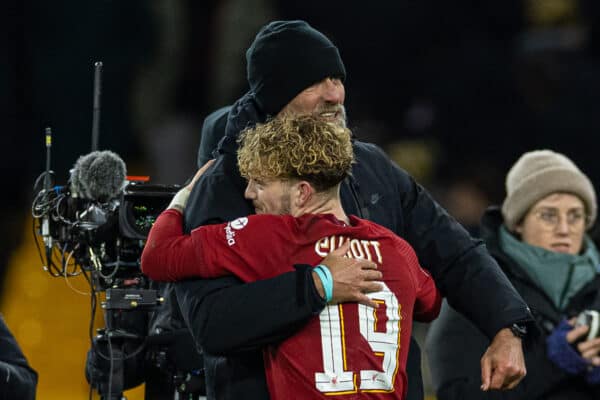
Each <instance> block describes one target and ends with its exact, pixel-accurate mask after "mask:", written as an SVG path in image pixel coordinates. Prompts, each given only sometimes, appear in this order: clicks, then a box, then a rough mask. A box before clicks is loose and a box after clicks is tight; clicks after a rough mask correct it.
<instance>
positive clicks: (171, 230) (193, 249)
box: [142, 210, 292, 282]
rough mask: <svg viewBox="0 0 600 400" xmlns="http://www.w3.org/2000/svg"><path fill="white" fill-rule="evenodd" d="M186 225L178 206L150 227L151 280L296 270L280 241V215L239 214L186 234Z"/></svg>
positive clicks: (251, 277) (146, 268)
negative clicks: (241, 215) (223, 222)
mask: <svg viewBox="0 0 600 400" xmlns="http://www.w3.org/2000/svg"><path fill="white" fill-rule="evenodd" d="M278 222H279V223H278ZM182 226H183V218H182V215H181V213H179V212H178V211H176V210H166V211H164V212H163V213H162V214H161V215H160V216H159V217H158V218H157V220H156V222H155V223H154V225H153V226H152V229H151V230H150V234H149V235H148V240H147V242H146V246H145V248H144V251H143V253H142V271H143V272H144V273H145V274H146V275H148V276H149V277H150V278H151V279H153V280H156V281H177V280H182V279H186V278H190V277H201V278H214V277H219V276H225V275H236V276H237V277H238V278H240V279H242V280H243V281H244V282H252V281H256V280H259V279H267V278H271V277H274V276H276V275H279V274H281V273H283V272H287V271H291V270H292V266H291V264H290V263H289V262H287V263H286V262H285V258H284V257H283V254H282V251H281V246H277V245H276V243H277V241H278V240H280V236H281V234H282V231H284V230H285V225H284V224H283V223H282V221H277V217H274V216H251V217H249V218H245V217H244V218H238V219H237V220H235V221H231V222H228V223H226V224H219V225H206V226H201V227H199V228H197V229H194V230H193V231H192V232H191V234H190V235H184V234H183V228H182ZM265 228H266V229H265Z"/></svg>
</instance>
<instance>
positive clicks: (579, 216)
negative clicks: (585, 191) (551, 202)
mask: <svg viewBox="0 0 600 400" xmlns="http://www.w3.org/2000/svg"><path fill="white" fill-rule="evenodd" d="M533 215H535V216H536V217H537V219H538V220H539V221H540V222H541V223H542V225H543V226H544V227H545V228H546V229H548V230H551V229H556V227H557V226H558V224H559V223H560V221H561V219H562V216H563V215H564V214H561V213H560V212H559V211H558V210H557V209H555V208H542V209H540V210H537V211H535V212H534V213H533ZM566 219H567V225H568V226H569V229H570V230H572V231H574V230H578V229H581V228H583V226H584V225H585V222H586V220H587V216H586V215H585V212H584V211H583V210H570V211H568V212H567V213H566Z"/></svg>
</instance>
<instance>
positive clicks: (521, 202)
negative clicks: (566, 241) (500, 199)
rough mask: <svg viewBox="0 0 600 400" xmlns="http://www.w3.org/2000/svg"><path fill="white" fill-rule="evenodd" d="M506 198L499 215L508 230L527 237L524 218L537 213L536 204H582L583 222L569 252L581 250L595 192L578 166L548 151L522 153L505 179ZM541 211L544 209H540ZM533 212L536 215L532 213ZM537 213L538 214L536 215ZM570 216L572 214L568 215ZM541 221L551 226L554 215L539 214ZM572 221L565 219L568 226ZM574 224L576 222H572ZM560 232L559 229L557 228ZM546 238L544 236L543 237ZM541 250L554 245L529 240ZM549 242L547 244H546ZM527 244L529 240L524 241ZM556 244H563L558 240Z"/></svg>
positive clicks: (591, 221) (592, 213) (592, 217)
mask: <svg viewBox="0 0 600 400" xmlns="http://www.w3.org/2000/svg"><path fill="white" fill-rule="evenodd" d="M506 193H507V196H506V199H505V200H504V203H503V204H502V216H503V217H504V224H505V225H506V227H507V228H508V230H510V231H512V232H517V233H519V234H521V235H523V234H525V235H528V234H529V233H530V231H529V230H526V231H524V226H523V222H525V221H524V219H525V218H526V217H527V216H529V214H532V212H530V211H535V210H538V209H539V208H540V207H533V206H534V205H536V204H537V203H538V202H540V201H542V200H543V199H546V200H545V201H552V200H550V199H549V198H552V199H555V202H556V201H558V202H564V201H566V199H570V200H571V202H574V203H581V205H580V208H581V207H583V212H584V213H585V217H586V218H585V221H581V223H582V224H581V228H582V229H578V230H577V229H576V230H574V232H575V235H574V240H573V242H574V243H573V244H574V246H571V247H570V248H569V253H571V254H577V253H579V250H581V243H579V242H581V239H582V238H583V232H584V229H583V228H584V227H586V228H590V227H591V226H592V225H593V224H594V222H595V220H596V214H597V205H596V192H595V191H594V187H593V186H592V183H591V182H590V180H589V179H588V177H587V176H586V175H585V174H584V173H583V172H581V171H580V170H579V168H577V166H576V165H575V164H574V163H573V161H571V160H570V159H568V158H567V157H566V156H564V155H563V154H560V153H556V152H554V151H551V150H536V151H530V152H528V153H525V154H523V155H522V156H521V158H519V160H518V161H517V162H516V163H515V165H513V167H512V168H511V169H510V171H509V172H508V175H507V176H506ZM541 208H543V207H541ZM533 213H535V212H533ZM538 214H539V213H538ZM571 215H573V214H571ZM539 216H540V218H541V220H542V221H545V222H548V224H549V225H551V224H552V223H553V222H556V221H555V220H556V219H557V216H553V215H548V213H547V212H546V213H542V214H540V215H539ZM569 221H571V219H569V218H567V225H569V224H568V222H569ZM574 222H579V221H578V220H577V221H574ZM558 229H559V230H560V229H561V226H559V227H558ZM528 237H529V236H528ZM546 237H547V236H546ZM532 240H534V241H535V243H531V244H534V245H539V246H540V247H544V248H548V250H552V249H554V248H555V247H553V244H552V243H551V242H552V240H551V239H550V237H547V239H546V238H542V237H538V238H532ZM546 240H549V241H550V242H548V243H547V242H546ZM524 241H525V242H528V240H525V239H524ZM558 242H562V240H559V241H558Z"/></svg>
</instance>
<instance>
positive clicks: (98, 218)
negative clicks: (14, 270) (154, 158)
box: [33, 182, 180, 291]
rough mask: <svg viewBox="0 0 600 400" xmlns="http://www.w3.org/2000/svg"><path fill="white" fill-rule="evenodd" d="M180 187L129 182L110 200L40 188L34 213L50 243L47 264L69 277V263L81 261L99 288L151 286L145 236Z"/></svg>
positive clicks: (82, 267) (50, 268) (64, 188)
mask: <svg viewBox="0 0 600 400" xmlns="http://www.w3.org/2000/svg"><path fill="white" fill-rule="evenodd" d="M179 188H180V186H179V185H157V184H148V183H144V182H129V183H127V184H126V185H125V186H124V188H123V189H122V190H121V191H120V193H119V194H118V195H117V196H115V197H114V198H111V199H109V200H106V201H98V200H91V199H86V198H81V197H78V196H77V193H76V192H74V191H72V190H70V189H69V188H68V187H55V188H52V189H50V190H48V189H42V190H40V192H39V193H38V195H37V196H36V199H35V200H34V204H33V212H34V217H35V218H36V220H37V222H38V225H39V233H40V236H42V238H43V241H44V247H45V248H46V254H45V258H46V260H45V265H46V269H47V270H48V271H49V272H50V273H51V274H52V275H54V276H64V275H68V274H71V273H69V272H67V271H68V270H69V268H68V267H69V265H67V264H71V265H75V266H79V267H80V268H81V269H82V270H83V271H85V272H90V273H92V278H93V279H92V282H91V283H92V284H93V286H94V289H95V291H105V290H107V289H109V288H123V287H131V286H134V287H135V286H137V287H144V286H146V284H145V283H144V282H143V281H144V280H145V277H143V275H142V274H141V269H140V261H139V260H140V256H141V253H142V250H143V248H144V245H145V240H146V238H147V236H148V232H149V231H150V228H151V227H152V224H153V223H154V221H155V220H156V218H157V217H158V215H159V214H160V213H161V212H162V211H163V210H164V209H165V208H166V207H167V205H168V204H169V201H170V200H171V198H172V197H173V195H174V194H175V193H176V192H177V191H178V190H179ZM71 271H73V269H71ZM71 275H72V274H71ZM135 280H137V281H138V282H137V284H133V283H134V281H135Z"/></svg>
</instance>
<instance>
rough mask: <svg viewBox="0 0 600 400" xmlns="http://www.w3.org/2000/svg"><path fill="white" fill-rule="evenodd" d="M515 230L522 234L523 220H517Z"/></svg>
mask: <svg viewBox="0 0 600 400" xmlns="http://www.w3.org/2000/svg"><path fill="white" fill-rule="evenodd" d="M515 232H516V233H518V234H519V235H522V234H523V222H519V223H518V224H517V225H515Z"/></svg>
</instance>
